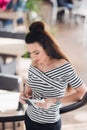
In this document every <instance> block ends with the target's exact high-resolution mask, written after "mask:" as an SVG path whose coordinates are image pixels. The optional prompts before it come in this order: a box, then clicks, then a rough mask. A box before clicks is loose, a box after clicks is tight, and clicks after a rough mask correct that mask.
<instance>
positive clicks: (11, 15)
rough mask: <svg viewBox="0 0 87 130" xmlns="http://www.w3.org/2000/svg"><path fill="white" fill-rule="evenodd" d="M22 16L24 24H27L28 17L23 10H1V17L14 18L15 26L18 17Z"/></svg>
mask: <svg viewBox="0 0 87 130" xmlns="http://www.w3.org/2000/svg"><path fill="white" fill-rule="evenodd" d="M20 17H23V19H24V24H25V25H26V19H27V18H26V17H27V16H26V13H24V12H22V11H18V12H7V11H6V12H5V11H1V12H0V19H12V20H13V27H14V28H15V27H16V26H17V19H18V18H20Z"/></svg>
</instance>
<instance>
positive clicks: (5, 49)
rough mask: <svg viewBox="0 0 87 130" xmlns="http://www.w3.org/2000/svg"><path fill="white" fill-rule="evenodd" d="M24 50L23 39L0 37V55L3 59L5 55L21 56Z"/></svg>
mask: <svg viewBox="0 0 87 130" xmlns="http://www.w3.org/2000/svg"><path fill="white" fill-rule="evenodd" d="M25 52H26V44H25V42H24V40H20V39H11V38H2V37H1V38H0V55H1V56H3V58H4V59H5V58H6V56H11V57H21V56H22V55H23V54H24V53H25Z"/></svg>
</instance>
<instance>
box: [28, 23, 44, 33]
mask: <svg viewBox="0 0 87 130" xmlns="http://www.w3.org/2000/svg"><path fill="white" fill-rule="evenodd" d="M29 30H30V31H38V30H42V31H44V30H45V25H44V23H43V22H41V21H36V22H34V23H32V24H31V25H30V27H29Z"/></svg>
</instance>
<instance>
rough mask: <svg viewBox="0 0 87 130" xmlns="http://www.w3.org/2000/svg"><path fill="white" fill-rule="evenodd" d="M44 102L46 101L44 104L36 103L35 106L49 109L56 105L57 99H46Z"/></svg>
mask: <svg viewBox="0 0 87 130" xmlns="http://www.w3.org/2000/svg"><path fill="white" fill-rule="evenodd" d="M44 100H45V102H43V103H39V102H36V103H35V105H36V106H38V107H40V108H44V109H49V108H50V107H51V106H52V105H54V104H55V103H56V99H55V98H46V99H44Z"/></svg>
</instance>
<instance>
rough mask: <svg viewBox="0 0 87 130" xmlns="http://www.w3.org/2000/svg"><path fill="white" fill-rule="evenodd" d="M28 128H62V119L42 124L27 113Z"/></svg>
mask: <svg viewBox="0 0 87 130" xmlns="http://www.w3.org/2000/svg"><path fill="white" fill-rule="evenodd" d="M25 127H26V130H61V120H59V121H58V122H56V123H46V124H40V123H37V122H34V121H32V120H31V119H30V118H29V117H28V115H27V114H26V113H25Z"/></svg>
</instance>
